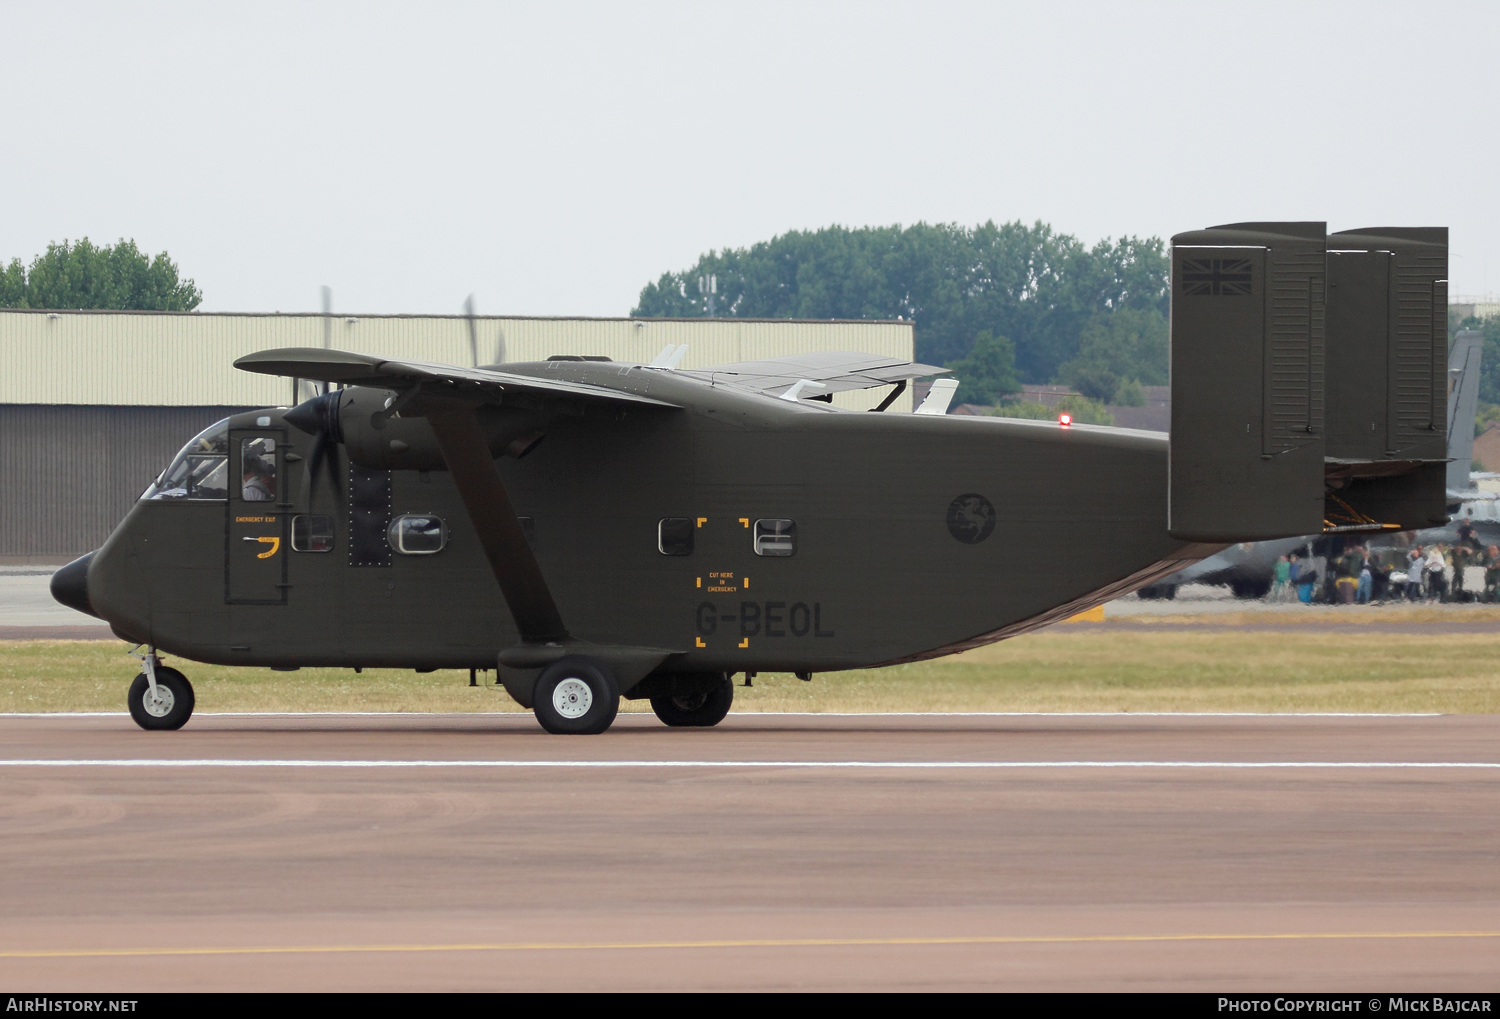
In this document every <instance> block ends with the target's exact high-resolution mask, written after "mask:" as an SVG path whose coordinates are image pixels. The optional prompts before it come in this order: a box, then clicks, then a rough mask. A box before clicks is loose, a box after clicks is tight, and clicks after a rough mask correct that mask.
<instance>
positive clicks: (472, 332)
mask: <svg viewBox="0 0 1500 1019" xmlns="http://www.w3.org/2000/svg"><path fill="white" fill-rule="evenodd" d="M464 318H466V319H468V321H469V367H471V368H478V367H479V328H478V326H476V325H475V323H474V295H473V294H470V295H469V297H468V299H467V300H465V301H464Z"/></svg>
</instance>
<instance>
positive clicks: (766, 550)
mask: <svg viewBox="0 0 1500 1019" xmlns="http://www.w3.org/2000/svg"><path fill="white" fill-rule="evenodd" d="M796 552H797V521H795V520H785V519H780V518H776V517H767V518H766V519H763V520H757V521H756V522H755V554H756V555H764V556H789V555H795V554H796Z"/></svg>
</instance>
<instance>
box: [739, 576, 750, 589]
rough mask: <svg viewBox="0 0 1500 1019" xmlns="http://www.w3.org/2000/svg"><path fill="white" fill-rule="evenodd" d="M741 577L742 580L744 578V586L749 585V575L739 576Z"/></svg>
mask: <svg viewBox="0 0 1500 1019" xmlns="http://www.w3.org/2000/svg"><path fill="white" fill-rule="evenodd" d="M741 579H743V580H744V582H745V586H746V587H749V586H750V578H749V577H743V578H741Z"/></svg>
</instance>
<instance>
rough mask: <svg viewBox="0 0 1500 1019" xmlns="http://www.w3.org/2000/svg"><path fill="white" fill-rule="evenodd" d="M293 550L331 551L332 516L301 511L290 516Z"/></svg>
mask: <svg viewBox="0 0 1500 1019" xmlns="http://www.w3.org/2000/svg"><path fill="white" fill-rule="evenodd" d="M292 551H293V552H332V551H333V517H330V516H324V515H323V514H321V513H303V514H300V515H298V516H295V517H292Z"/></svg>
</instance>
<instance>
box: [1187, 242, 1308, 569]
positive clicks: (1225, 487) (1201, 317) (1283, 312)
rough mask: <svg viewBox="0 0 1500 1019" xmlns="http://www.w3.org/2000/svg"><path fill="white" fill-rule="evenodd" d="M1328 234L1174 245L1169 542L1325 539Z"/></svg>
mask: <svg viewBox="0 0 1500 1019" xmlns="http://www.w3.org/2000/svg"><path fill="white" fill-rule="evenodd" d="M1325 234H1326V228H1325V227H1324V225H1323V224H1322V223H1236V224H1233V225H1230V226H1221V227H1213V228H1211V229H1208V230H1197V231H1194V232H1192V233H1185V234H1178V235H1177V236H1176V237H1174V238H1172V445H1171V494H1170V500H1169V506H1170V510H1169V514H1170V515H1169V530H1170V532H1171V534H1172V536H1173V537H1176V538H1181V539H1184V540H1187V541H1246V540H1252V539H1260V538H1277V537H1289V536H1293V535H1299V534H1312V533H1315V532H1317V531H1319V530H1320V529H1321V528H1322V526H1323V445H1324V438H1323V433H1324V428H1323V413H1324V408H1323V370H1324V369H1323V358H1324V349H1323V346H1324V343H1323V314H1324V293H1323V283H1324V237H1325Z"/></svg>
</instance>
